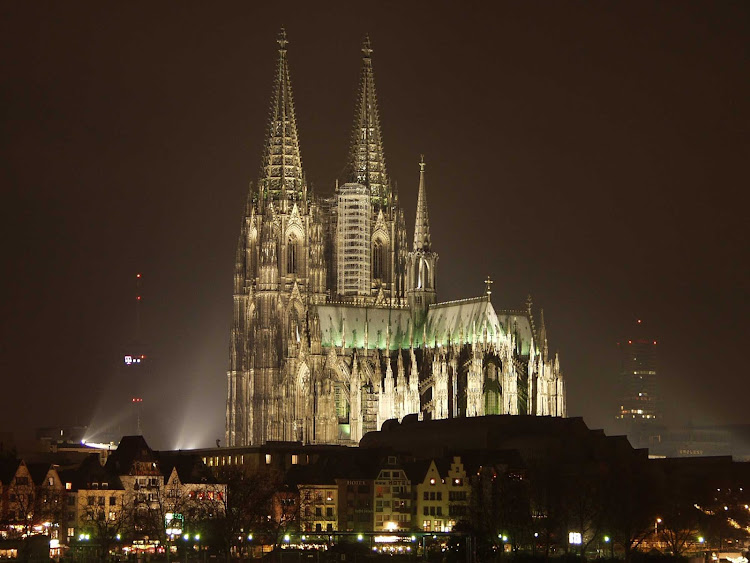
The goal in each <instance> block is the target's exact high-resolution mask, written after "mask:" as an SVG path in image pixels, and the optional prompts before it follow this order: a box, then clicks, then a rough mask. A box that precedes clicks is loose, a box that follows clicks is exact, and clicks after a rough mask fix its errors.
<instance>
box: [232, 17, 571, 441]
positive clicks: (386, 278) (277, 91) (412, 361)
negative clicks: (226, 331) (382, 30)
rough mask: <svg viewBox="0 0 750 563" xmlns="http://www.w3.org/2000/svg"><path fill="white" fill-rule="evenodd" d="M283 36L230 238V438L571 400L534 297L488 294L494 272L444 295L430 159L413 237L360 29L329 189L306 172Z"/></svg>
mask: <svg viewBox="0 0 750 563" xmlns="http://www.w3.org/2000/svg"><path fill="white" fill-rule="evenodd" d="M278 43H279V51H278V53H279V54H278V65H277V68H276V78H275V82H274V89H273V96H272V105H271V116H270V121H269V125H268V132H267V137H266V143H265V148H264V154H263V160H262V168H261V173H260V178H259V180H258V182H257V184H256V185H255V186H251V187H250V191H249V194H248V198H247V204H246V206H245V212H244V216H243V219H242V227H241V231H240V236H239V241H238V245H237V255H236V265H235V271H234V312H233V323H232V331H231V337H230V357H229V369H228V372H227V384H228V386H227V408H226V444H227V445H229V446H241V445H258V444H263V443H265V442H268V441H276V440H284V441H301V442H304V443H313V444H346V445H356V444H358V443H359V440H360V439H361V438H362V436H363V435H364V434H365V433H366V432H369V431H372V430H379V429H380V428H381V425H382V424H383V423H384V422H385V421H387V420H390V419H397V420H399V421H400V420H401V419H403V418H404V417H405V416H407V415H415V416H416V417H418V418H419V419H443V418H452V417H465V416H482V415H491V414H530V415H540V416H565V389H564V383H563V377H562V374H561V371H560V366H559V362H558V357H557V355H556V354H555V355H554V356H553V355H551V354H550V352H549V350H548V345H547V335H546V329H545V326H544V317H543V313H542V315H541V316H540V322H539V323H538V325H537V323H535V320H534V317H533V316H532V307H531V300H530V299H529V301H528V302H527V303H526V306H525V307H523V308H521V309H519V310H500V309H497V310H496V309H495V308H494V307H493V305H492V301H491V299H490V294H491V292H490V290H489V288H490V285H489V283H488V285H487V291H486V293H485V294H484V295H481V296H479V297H474V298H469V299H462V300H458V301H450V302H445V303H440V302H439V301H438V299H437V278H438V276H437V274H438V255H437V253H436V252H435V251H434V250H433V248H432V242H431V239H430V221H429V214H428V205H427V183H426V170H425V169H426V165H425V163H424V161H423V160H422V161H421V162H420V163H419V168H418V173H419V175H418V177H417V174H416V173H417V168H416V167H415V178H414V180H415V181H414V183H415V184H417V178H418V184H417V185H418V188H417V189H418V199H417V209H416V222H415V229H414V236H413V238H412V241H411V242H412V243H411V244H409V240H408V236H407V231H406V225H405V220H404V211H403V209H402V208H401V206H400V204H399V200H398V194H397V193H396V191H395V190H394V188H393V187H392V184H391V182H390V179H389V177H388V173H387V170H386V161H385V152H384V150H383V140H382V137H381V129H380V117H379V114H378V106H377V100H376V96H375V84H374V75H373V69H372V50H371V49H370V44H369V40H366V41H365V43H364V45H363V48H362V55H363V57H362V72H361V80H360V85H359V92H358V101H357V106H356V112H355V119H354V129H353V133H352V139H351V148H350V153H349V158H348V165H347V167H346V170H347V172H346V176H345V177H344V178H342V179H341V180H342V181H341V182H337V184H336V186H335V189H334V190H333V194H332V195H331V196H327V197H326V196H321V195H318V194H315V193H313V192H312V191H311V190H310V189H309V188H308V184H307V182H306V179H305V174H304V172H303V168H302V160H301V157H300V143H299V137H298V132H297V121H296V117H295V111H294V103H293V100H292V89H291V82H290V77H289V67H288V61H287V48H286V47H287V41H286V35H285V34H284V32H283V31H282V34H281V36H280V38H279V41H278ZM342 160H343V158H342Z"/></svg>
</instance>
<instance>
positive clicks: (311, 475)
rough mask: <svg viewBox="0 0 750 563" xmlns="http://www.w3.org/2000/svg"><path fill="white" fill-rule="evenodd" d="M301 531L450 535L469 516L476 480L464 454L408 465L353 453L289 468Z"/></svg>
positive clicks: (396, 459)
mask: <svg viewBox="0 0 750 563" xmlns="http://www.w3.org/2000/svg"><path fill="white" fill-rule="evenodd" d="M287 480H288V482H289V483H290V484H292V485H294V486H295V487H296V489H297V491H298V493H299V527H300V532H308V533H316V532H397V531H417V530H421V531H427V532H431V531H440V532H449V531H451V530H452V529H453V527H454V526H455V525H456V523H457V522H458V521H460V520H462V519H465V518H467V516H468V511H469V503H470V499H471V479H470V478H468V476H467V469H466V467H465V466H464V463H463V461H462V460H461V457H460V456H452V457H450V458H447V459H434V460H429V461H407V462H404V460H402V458H400V457H399V456H396V455H379V454H373V453H372V452H364V451H360V452H353V451H350V452H348V455H345V456H338V455H337V456H331V457H327V458H325V459H322V460H321V461H320V462H318V463H314V464H309V465H306V466H299V467H295V468H292V469H290V470H289V472H288V473H287Z"/></svg>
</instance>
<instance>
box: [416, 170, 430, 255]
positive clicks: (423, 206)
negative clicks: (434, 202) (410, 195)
mask: <svg viewBox="0 0 750 563" xmlns="http://www.w3.org/2000/svg"><path fill="white" fill-rule="evenodd" d="M424 169H425V162H424V155H422V156H421V158H420V161H419V194H418V195H417V220H416V222H415V224H414V250H415V251H416V250H424V251H426V252H429V251H430V250H431V247H432V242H431V241H430V216H429V214H428V213H427V187H426V186H425V181H424Z"/></svg>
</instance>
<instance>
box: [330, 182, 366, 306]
mask: <svg viewBox="0 0 750 563" xmlns="http://www.w3.org/2000/svg"><path fill="white" fill-rule="evenodd" d="M337 212H338V222H337V227H336V241H337V252H336V265H337V268H336V271H337V278H338V279H337V287H338V293H339V295H369V294H370V221H371V211H370V193H369V190H368V189H367V188H366V187H365V186H363V185H361V184H344V185H343V186H340V187H339V193H338V201H337Z"/></svg>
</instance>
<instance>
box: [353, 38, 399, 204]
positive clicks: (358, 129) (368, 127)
mask: <svg viewBox="0 0 750 563" xmlns="http://www.w3.org/2000/svg"><path fill="white" fill-rule="evenodd" d="M371 55H372V48H371V46H370V38H369V37H365V40H364V42H363V43H362V74H361V75H360V80H359V98H358V100H357V109H356V113H355V115H354V129H353V131H352V142H351V147H350V152H349V181H351V182H356V183H358V184H362V185H363V186H366V187H367V188H369V190H370V195H371V197H372V199H373V202H374V203H375V204H376V206H378V207H380V206H385V205H387V204H388V201H389V199H390V185H389V182H388V172H387V171H386V167H385V151H384V150H383V139H382V135H381V131H380V116H379V114H378V102H377V97H376V95H375V75H374V73H373V71H372V56H371Z"/></svg>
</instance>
